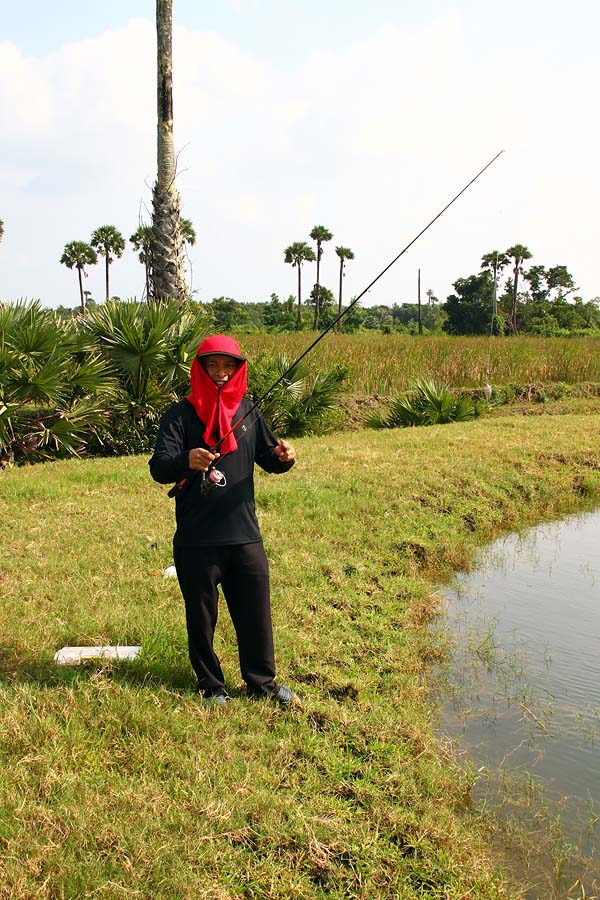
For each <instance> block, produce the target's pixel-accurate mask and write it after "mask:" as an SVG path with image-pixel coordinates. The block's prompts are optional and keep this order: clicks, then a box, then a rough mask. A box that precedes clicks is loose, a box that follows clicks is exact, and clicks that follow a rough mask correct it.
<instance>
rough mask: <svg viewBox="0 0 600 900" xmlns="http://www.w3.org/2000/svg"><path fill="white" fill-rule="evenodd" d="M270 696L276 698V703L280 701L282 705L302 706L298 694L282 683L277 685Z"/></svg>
mask: <svg viewBox="0 0 600 900" xmlns="http://www.w3.org/2000/svg"><path fill="white" fill-rule="evenodd" d="M270 696H271V697H273V699H274V700H277V702H278V703H281V705H282V706H302V700H301V699H300V697H299V696H298V694H295V693H294V692H293V690H292V689H291V688H290V687H286V686H285V685H284V684H279V685H277V687H276V688H275V690H274V691H272V692H271V695H270Z"/></svg>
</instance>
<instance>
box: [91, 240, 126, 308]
mask: <svg viewBox="0 0 600 900" xmlns="http://www.w3.org/2000/svg"><path fill="white" fill-rule="evenodd" d="M90 244H91V245H92V247H94V249H95V250H97V251H98V253H99V254H100V256H103V257H104V260H105V265H106V299H107V300H110V290H109V286H108V268H109V266H110V264H111V262H112V261H113V257H111V253H114V255H115V258H116V259H120V258H121V257H122V256H123V250H124V249H125V241H124V239H123V235H122V234H121V232H120V231H119V230H118V229H117V228H115V226H114V225H101V226H100V228H96V230H95V231H93V232H92V239H91V241H90Z"/></svg>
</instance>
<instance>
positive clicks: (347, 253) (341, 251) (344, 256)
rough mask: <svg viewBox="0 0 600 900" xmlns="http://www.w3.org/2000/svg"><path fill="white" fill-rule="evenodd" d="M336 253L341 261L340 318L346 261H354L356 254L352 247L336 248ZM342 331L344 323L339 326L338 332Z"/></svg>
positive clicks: (339, 323)
mask: <svg viewBox="0 0 600 900" xmlns="http://www.w3.org/2000/svg"><path fill="white" fill-rule="evenodd" d="M335 252H336V253H337V255H338V258H339V261H340V289H339V293H338V316H340V315H341V314H342V282H343V279H344V265H345V263H346V260H348V259H354V253H353V252H352V250H351V249H350V247H336V248H335ZM341 330H342V323H341V321H340V322H338V324H337V331H341Z"/></svg>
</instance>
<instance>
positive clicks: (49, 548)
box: [0, 415, 600, 900]
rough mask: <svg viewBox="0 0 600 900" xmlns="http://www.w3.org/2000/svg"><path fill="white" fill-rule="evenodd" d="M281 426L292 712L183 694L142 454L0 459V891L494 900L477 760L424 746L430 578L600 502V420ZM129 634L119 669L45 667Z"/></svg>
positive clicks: (262, 491) (20, 899) (278, 543)
mask: <svg viewBox="0 0 600 900" xmlns="http://www.w3.org/2000/svg"><path fill="white" fill-rule="evenodd" d="M551 421H552V427H551V428H550V427H549V419H548V418H547V417H543V416H540V417H531V418H496V419H483V420H478V421H476V422H474V423H468V424H462V425H452V426H445V427H436V428H429V429H410V430H402V431H390V432H385V433H374V432H358V433H344V434H340V435H335V436H328V437H323V438H315V439H311V440H308V439H305V440H302V441H299V442H298V451H299V462H298V465H297V466H296V467H295V468H294V470H292V472H291V473H289V474H288V475H286V476H282V477H277V478H276V477H267V476H263V475H262V474H261V475H260V476H259V478H258V485H257V494H258V509H259V515H260V519H261V524H262V529H263V534H264V538H265V546H266V549H267V553H268V555H269V557H270V558H271V560H272V582H273V586H272V593H273V607H274V626H275V636H276V648H277V651H278V663H279V673H280V679H281V680H282V681H283V682H284V683H290V684H292V685H293V686H294V687H295V688H296V689H297V690H298V692H299V693H301V694H302V696H303V697H304V701H305V704H304V708H303V710H302V711H300V712H297V713H296V712H294V713H291V712H289V713H288V712H284V711H281V710H280V709H278V708H275V706H274V705H273V704H270V703H269V702H268V701H266V702H256V701H254V702H252V701H249V700H247V699H246V698H245V697H244V695H243V692H242V690H241V687H240V683H239V674H238V669H237V661H236V651H235V642H234V638H233V634H232V628H231V625H230V623H229V621H228V619H227V616H226V615H223V617H222V620H221V622H220V623H219V629H218V648H219V653H220V655H221V657H222V661H223V663H224V668H225V670H226V672H227V673H228V676H229V688H230V692H231V693H232V694H233V696H234V697H235V702H234V703H233V704H232V706H231V708H230V709H227V710H226V712H225V713H216V714H215V713H211V711H209V710H206V709H205V708H204V707H203V706H202V704H201V703H200V702H199V701H198V699H197V698H196V697H195V695H194V694H193V678H192V673H191V670H190V668H189V665H188V662H187V654H186V639H185V628H184V618H183V610H182V602H181V600H180V597H179V590H178V587H177V584H176V582H174V581H173V580H169V579H164V578H163V577H162V573H163V570H164V568H165V567H166V566H167V565H169V564H170V563H171V562H172V558H171V550H170V539H171V535H172V531H173V510H172V506H171V501H169V500H168V499H167V497H166V491H165V489H163V488H161V487H159V486H158V485H156V484H154V483H153V482H151V481H150V479H149V477H148V472H147V465H146V461H145V459H142V458H136V457H130V458H124V459H96V460H89V461H73V462H59V463H54V464H48V465H40V466H36V467H30V468H20V469H11V470H8V471H6V472H4V473H3V474H2V475H0V548H1V549H0V553H1V556H2V564H1V568H0V585H1V600H0V608H1V611H2V623H3V628H2V637H1V639H0V676H1V678H0V898H2V900H9V898H10V900H33V898H36V900H82V898H99V900H117V898H119V900H121V898H124V897H127V898H129V897H134V898H143V900H157V898H161V900H162V898H168V900H196V898H211V900H234V898H252V900H254V898H261V900H276V898H277V900H284V898H285V900H288V898H303V900H304V898H306V900H314V898H339V900H342V898H369V900H371V898H372V900H384V898H385V900H392V898H393V900H397V898H399V900H404V898H406V900H408V898H411V900H412V898H432V900H460V898H474V900H498V898H503V897H504V898H517V897H518V896H519V893H520V892H519V890H518V888H514V889H512V888H509V887H507V886H506V885H505V884H504V882H503V880H502V878H501V876H500V875H499V874H498V873H495V872H494V871H493V867H492V863H491V861H490V859H489V852H488V850H487V832H486V827H485V821H484V820H483V819H481V818H480V817H479V816H478V815H477V813H476V812H475V811H473V810H472V809H471V808H470V806H469V793H470V785H471V776H470V775H469V774H468V773H467V774H464V773H462V772H460V771H459V770H458V769H457V768H456V767H455V766H454V764H453V761H452V754H451V752H449V748H447V747H445V746H444V745H443V744H440V742H439V741H438V740H437V739H436V737H435V731H434V721H435V719H434V717H432V710H431V708H430V703H429V700H428V693H427V677H426V676H427V669H428V665H429V664H430V662H431V660H432V659H436V658H438V657H439V655H440V654H441V653H443V649H444V648H443V646H442V645H441V643H440V640H441V639H440V638H436V639H434V638H433V637H432V633H431V631H430V630H429V623H430V622H431V621H432V618H433V617H434V616H435V614H436V600H435V584H436V583H438V582H439V579H441V578H443V577H444V576H446V575H448V574H449V573H450V571H451V570H453V569H455V568H458V567H463V566H467V565H469V563H470V562H471V561H472V559H473V554H474V552H475V549H476V548H477V546H479V545H481V544H482V543H484V542H486V541H488V540H490V539H491V538H492V537H494V536H495V535H497V534H499V533H500V532H503V531H506V530H508V529H513V528H518V527H521V526H524V525H526V524H531V523H534V522H536V521H539V520H541V519H545V518H551V517H556V516H560V515H562V514H565V513H567V512H572V511H573V510H574V509H576V508H578V507H579V506H581V505H584V506H589V505H591V504H594V503H596V504H597V503H598V502H600V451H599V443H598V435H599V430H600V417H599V416H597V415H596V416H594V415H588V416H576V415H563V416H557V417H554V418H553V419H552V420H551ZM105 643H106V644H115V643H122V644H127V643H132V644H137V643H141V644H142V646H143V648H144V652H143V656H142V658H141V660H140V661H139V662H138V663H134V664H130V665H124V664H121V665H119V666H110V665H106V666H103V665H101V664H95V665H94V664H90V665H87V666H85V667H83V668H79V669H74V670H65V669H60V668H57V667H55V666H54V665H53V664H52V657H53V654H54V652H55V651H56V650H57V649H58V648H60V647H61V646H63V645H65V644H72V645H78V644H105Z"/></svg>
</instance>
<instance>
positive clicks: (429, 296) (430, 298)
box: [425, 288, 440, 306]
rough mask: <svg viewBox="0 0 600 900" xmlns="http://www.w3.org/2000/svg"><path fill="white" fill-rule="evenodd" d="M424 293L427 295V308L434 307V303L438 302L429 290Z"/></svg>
mask: <svg viewBox="0 0 600 900" xmlns="http://www.w3.org/2000/svg"><path fill="white" fill-rule="evenodd" d="M425 293H426V295H427V306H434V305H435V304H436V303H439V302H440V301H439V300H438V298H437V297H436V296H435V294H434V293H433V291H432V290H431V288H428V289H427V290H426V291H425Z"/></svg>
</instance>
